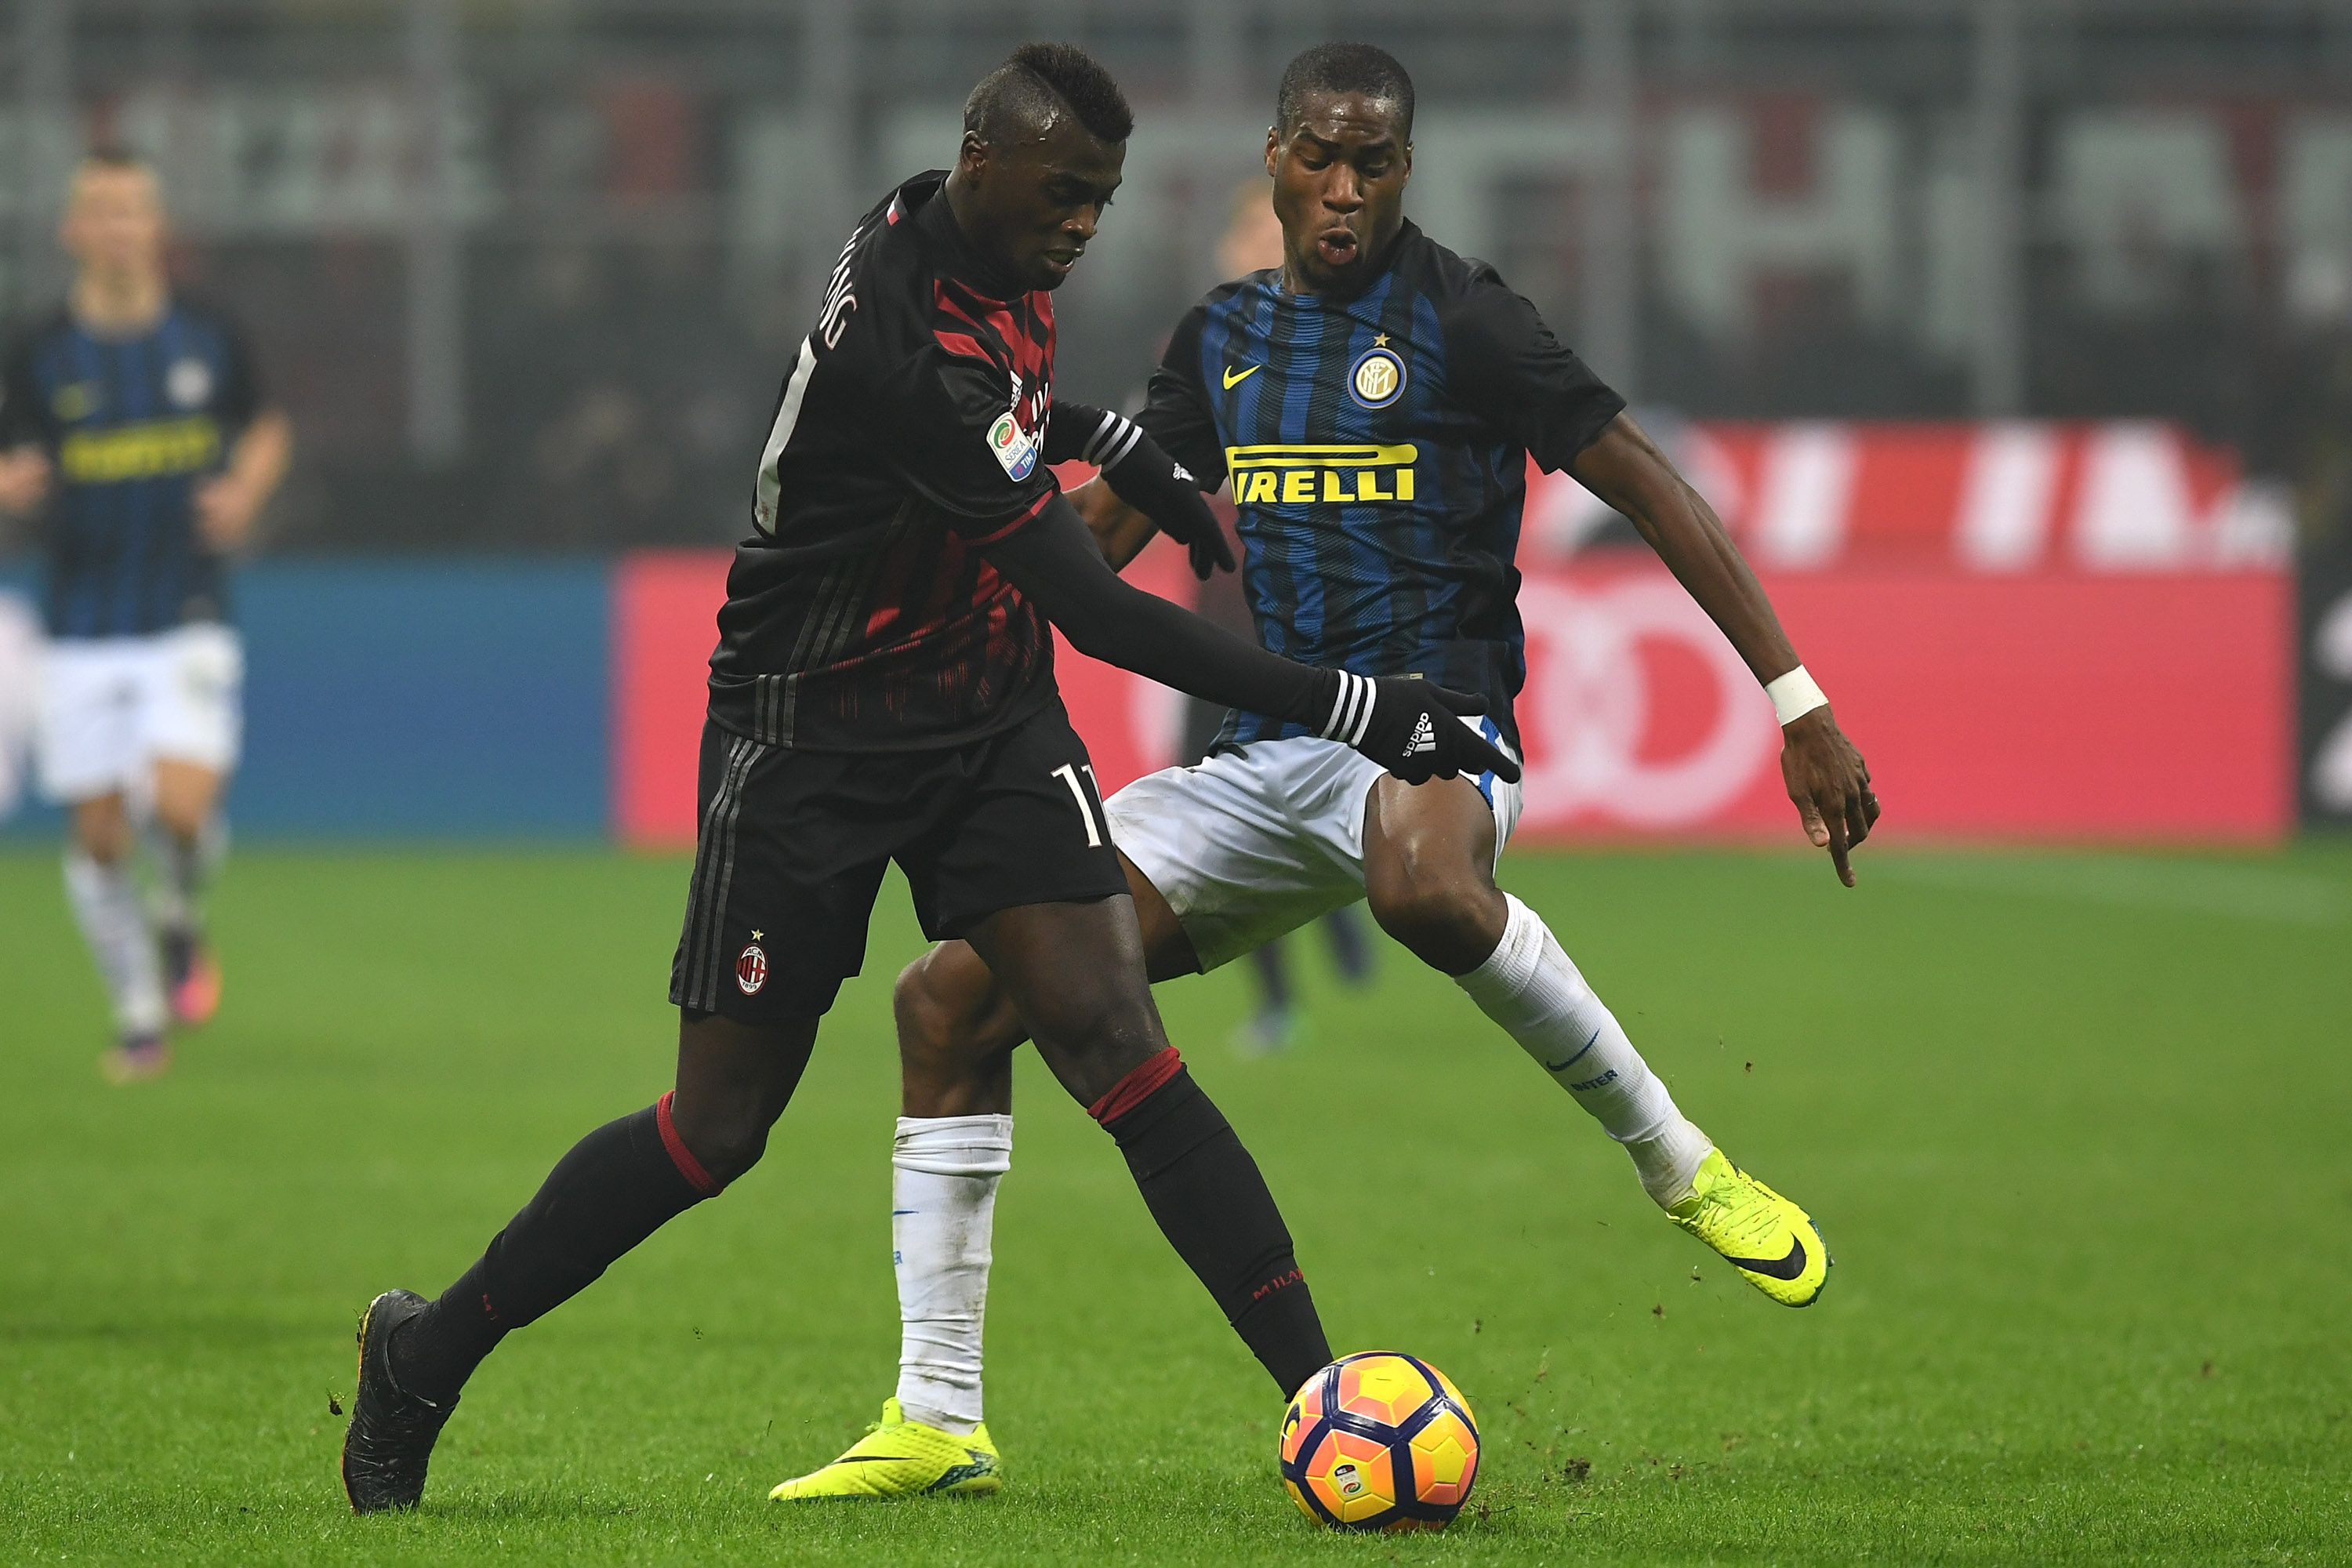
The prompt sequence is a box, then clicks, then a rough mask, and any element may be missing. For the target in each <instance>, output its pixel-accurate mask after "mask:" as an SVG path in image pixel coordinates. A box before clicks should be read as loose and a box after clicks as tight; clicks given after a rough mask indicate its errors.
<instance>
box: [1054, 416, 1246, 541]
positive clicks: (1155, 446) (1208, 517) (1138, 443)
mask: <svg viewBox="0 0 2352 1568" xmlns="http://www.w3.org/2000/svg"><path fill="white" fill-rule="evenodd" d="M1054 412H1055V414H1056V415H1057V416H1060V417H1059V418H1057V419H1055V422H1054V424H1053V425H1049V426H1046V428H1047V430H1048V431H1049V432H1050V431H1052V430H1053V429H1054V428H1055V426H1060V425H1063V424H1064V423H1065V422H1066V423H1067V426H1068V427H1069V428H1071V429H1072V430H1073V431H1074V432H1079V433H1083V435H1082V439H1081V441H1080V444H1079V445H1078V447H1077V448H1076V451H1075V452H1073V453H1072V454H1071V455H1072V456H1074V457H1076V458H1077V459H1078V460H1079V461H1081V462H1087V463H1092V464H1093V465H1094V466H1095V467H1096V468H1099V469H1101V470H1102V477H1103V482H1104V483H1105V484H1107V485H1108V486H1110V489H1111V493H1112V494H1113V495H1115V496H1117V497H1118V499H1119V500H1123V501H1125V502H1126V503H1127V504H1128V505H1129V506H1131V507H1133V508H1134V509H1135V510H1138V511H1139V512H1141V513H1142V514H1143V515H1144V516H1146V517H1148V518H1150V520H1151V521H1152V522H1153V524H1154V525H1155V526H1157V527H1158V528H1159V530H1160V532H1162V533H1164V534H1166V535H1167V536H1168V537H1169V538H1171V539H1172V540H1174V541H1175V542H1177V543H1179V544H1181V545H1182V546H1183V547H1184V548H1185V550H1186V551H1187V552H1189V553H1190V554H1191V555H1192V575H1193V576H1195V577H1198V578H1199V579H1201V581H1202V582H1203V583H1205V582H1207V581H1208V580H1209V574H1211V573H1212V572H1216V571H1221V570H1222V571H1225V572H1230V571H1232V570H1233V569H1234V552H1233V549H1232V547H1231V546H1229V545H1228V544H1226V542H1225V531H1224V528H1223V525H1222V524H1220V523H1219V522H1218V521H1217V514H1216V513H1215V512H1213V511H1211V510H1209V503H1208V502H1207V501H1206V500H1203V499H1202V495H1201V486H1200V481H1199V480H1198V479H1195V478H1194V477H1193V476H1192V472H1191V470H1189V469H1187V468H1185V467H1184V465H1183V464H1181V463H1180V462H1178V461H1177V460H1176V459H1175V458H1171V457H1170V456H1169V455H1168V454H1167V453H1166V452H1164V451H1162V450H1160V443H1159V442H1157V441H1154V440H1153V439H1152V438H1151V437H1149V436H1147V435H1145V434H1144V433H1143V428H1142V426H1139V425H1137V424H1136V423H1135V421H1134V420H1132V419H1127V418H1123V417H1121V416H1118V415H1117V414H1113V413H1111V412H1110V411H1109V410H1108V409H1102V408H1089V407H1087V405H1085V404H1083V403H1063V404H1057V405H1055V408H1054ZM1055 445H1056V447H1059V446H1060V445H1062V443H1059V442H1057V443H1055ZM1047 456H1048V458H1049V459H1050V460H1052V461H1055V462H1060V461H1063V460H1065V459H1063V458H1054V457H1053V456H1052V454H1051V453H1050V452H1049V453H1048V454H1047Z"/></svg>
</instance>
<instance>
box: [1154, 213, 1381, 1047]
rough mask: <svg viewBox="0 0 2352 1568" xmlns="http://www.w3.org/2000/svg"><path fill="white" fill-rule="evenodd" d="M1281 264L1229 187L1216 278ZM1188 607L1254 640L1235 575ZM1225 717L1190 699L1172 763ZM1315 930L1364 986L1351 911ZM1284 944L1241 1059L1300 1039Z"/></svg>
mask: <svg viewBox="0 0 2352 1568" xmlns="http://www.w3.org/2000/svg"><path fill="white" fill-rule="evenodd" d="M1281 265H1282V220H1281V219H1280V218H1278V217H1276V216H1275V213H1274V204H1273V203H1272V202H1270V201H1268V200H1267V199H1266V194H1265V181H1264V180H1244V181H1243V182H1242V183H1241V184H1239V185H1236V186H1235V187H1234V195H1233V205H1232V209H1231V211H1230V212H1229V214H1228V215H1227V217H1226V221H1225V232H1224V236H1223V237H1222V238H1221V239H1219V240H1218V241H1217V276H1218V277H1220V278H1244V277H1247V276H1248V275H1249V274H1251V273H1253V272H1263V271H1265V270H1266V269H1267V268H1272V267H1279V266H1281ZM1211 505H1212V506H1213V508H1214V509H1215V510H1216V513H1217V521H1218V523H1219V524H1220V525H1221V526H1222V527H1223V529H1224V530H1225V531H1226V532H1227V533H1228V534H1232V535H1234V542H1236V543H1238V542H1240V540H1239V535H1238V533H1237V532H1236V530H1235V518H1234V498H1233V489H1232V487H1231V486H1230V485H1229V486H1227V487H1226V488H1224V489H1220V490H1219V491H1218V492H1217V494H1216V498H1215V500H1213V501H1212V502H1211ZM1193 607H1194V608H1195V609H1196V610H1198V611H1199V612H1200V614H1201V615H1202V616H1204V617H1206V618H1207V619H1209V620H1212V621H1214V622H1216V623H1217V625H1219V626H1223V627H1224V628H1225V629H1226V630H1227V631H1230V632H1237V633H1239V634H1240V635H1242V636H1243V637H1256V636H1257V635H1258V631H1257V624H1256V622H1255V620H1254V619H1252V617H1251V616H1250V607H1249V596H1248V595H1246V594H1245V593H1244V592H1243V590H1242V577H1241V574H1240V573H1238V572H1217V573H1212V574H1210V575H1209V577H1208V578H1207V579H1206V580H1205V581H1204V582H1202V584H1201V592H1200V597H1199V598H1198V600H1197V601H1196V602H1195V604H1194V605H1193ZM1225 712H1226V710H1224V709H1223V708H1221V707H1219V706H1218V705H1217V704H1215V703H1213V702H1202V701H1201V700H1198V699H1197V698H1193V699H1187V700H1186V701H1185V703H1184V731H1183V733H1182V735H1181V736H1180V737H1179V738H1178V741H1177V746H1176V760H1177V761H1178V762H1179V763H1184V764H1187V765H1190V764H1192V763H1199V762H1201V761H1202V760H1203V759H1204V758H1206V757H1207V756H1208V755H1209V753H1210V752H1212V751H1213V750H1214V749H1215V747H1216V744H1217V735H1218V732H1219V731H1222V730H1223V728H1224V726H1225ZM1321 925H1322V928H1323V936H1324V940H1325V941H1326V942H1328V944H1329V946H1330V950H1331V963H1332V966H1333V967H1334V968H1336V969H1338V970H1339V977H1340V978H1341V979H1342V980H1344V981H1346V982H1347V983H1348V984H1349V985H1354V986H1361V985H1369V984H1371V979H1372V944H1371V942H1370V940H1369V939H1368V937H1367V934H1366V932H1365V931H1364V924H1363V920H1362V917H1361V916H1360V915H1359V914H1358V913H1357V912H1356V908H1355V906H1354V905H1353V904H1349V905H1346V906H1344V907H1342V908H1339V909H1336V910H1332V911H1331V912H1330V913H1329V914H1327V915H1325V916H1324V917H1323V919H1322V921H1321ZM1287 942H1288V939H1287V938H1286V937H1276V938H1275V939H1274V940H1273V941H1271V942H1266V943H1265V944H1264V945H1262V946H1260V947H1256V948H1254V949H1252V950H1251V952H1250V954H1249V967H1250V973H1253V974H1255V976H1256V977H1257V985H1258V996H1257V1005H1256V1006H1255V1008H1254V1009H1253V1010H1252V1011H1251V1014H1250V1016H1249V1017H1248V1018H1247V1019H1246V1020H1245V1021H1244V1023H1243V1024H1242V1026H1240V1027H1239V1028H1237V1029H1235V1030H1234V1036H1233V1041H1234V1049H1235V1050H1237V1051H1239V1052H1240V1053H1241V1054H1242V1055H1244V1056H1245V1057H1262V1056H1268V1055H1271V1054H1272V1053H1274V1052H1276V1051H1280V1050H1286V1049H1288V1048H1289V1047H1292V1046H1294V1045H1297V1043H1298V1042H1299V1040H1300V1039H1301V1038H1302V1037H1303V1035H1304V1032H1305V1028H1306V1021H1305V1020H1304V1019H1303V1018H1301V1017H1300V1016H1299V1014H1298V1006H1297V991H1296V990H1295V989H1294V988H1293V987H1292V985H1291V983H1290V963H1289V959H1288V954H1287V951H1286V948H1287Z"/></svg>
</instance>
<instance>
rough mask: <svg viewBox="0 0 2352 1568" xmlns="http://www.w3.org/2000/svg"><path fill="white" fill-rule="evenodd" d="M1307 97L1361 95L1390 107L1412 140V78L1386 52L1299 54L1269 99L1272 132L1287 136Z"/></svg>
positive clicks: (1331, 49) (1358, 49) (1319, 49)
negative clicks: (1276, 130) (1275, 131)
mask: <svg viewBox="0 0 2352 1568" xmlns="http://www.w3.org/2000/svg"><path fill="white" fill-rule="evenodd" d="M1310 92H1360V93H1362V94H1363V95H1364V96H1365V97H1366V98H1370V99H1373V100H1378V101H1380V102H1382V103H1393V104H1395V105H1396V106H1397V108H1398V110H1400V112H1401V114H1402V119H1403V121H1404V123H1403V126H1402V131H1403V132H1404V136H1405V140H1407V141H1408V142H1409V141H1411V140H1412V77H1410V76H1408V75H1407V74H1406V73H1405V68H1404V67H1402V65H1399V64H1398V63H1397V58H1396V57H1395V56H1394V55H1392V54H1391V53H1389V52H1388V51H1387V50H1386V49H1383V48H1377V47H1373V46H1372V45H1370V44H1317V45H1316V46H1315V47H1312V48H1308V49H1301V50H1300V51H1299V52H1298V53H1297V55H1296V56H1295V57H1293V58H1292V59H1291V62H1290V63H1289V64H1288V65H1286V66H1285V67H1284V68H1282V86H1281V87H1280V88H1279V89H1276V93H1275V98H1274V123H1275V125H1276V128H1277V129H1279V130H1281V131H1284V132H1287V131H1288V130H1289V129H1290V128H1291V127H1292V126H1293V125H1296V124H1297V123H1298V116H1299V115H1300V113H1301V112H1303V111H1304V110H1305V109H1306V107H1307V94H1308V93H1310Z"/></svg>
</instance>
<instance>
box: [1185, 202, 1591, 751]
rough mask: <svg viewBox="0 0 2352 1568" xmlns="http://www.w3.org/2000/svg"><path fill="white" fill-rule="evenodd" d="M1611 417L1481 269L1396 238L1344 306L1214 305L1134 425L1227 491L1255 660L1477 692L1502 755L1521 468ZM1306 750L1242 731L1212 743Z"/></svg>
mask: <svg viewBox="0 0 2352 1568" xmlns="http://www.w3.org/2000/svg"><path fill="white" fill-rule="evenodd" d="M1624 406H1625V401H1624V399H1623V398H1622V397H1619V396H1618V395H1616V394H1615V393H1614V392H1612V391H1611V390H1610V389H1609V387H1608V386H1607V385H1605V384H1602V382H1601V380H1600V378H1599V377H1597V376H1595V375H1594V374H1592V372H1591V370H1590V369H1589V368H1587V367H1586V365H1585V364H1584V363H1583V362H1582V361H1581V360H1580V359H1578V358H1577V357H1576V355H1575V354H1574V353H1570V351H1569V350H1568V349H1566V348H1565V347H1563V346H1561V344H1560V342H1559V340H1558V339H1557V338H1555V337H1553V336H1552V334H1551V331H1550V330H1549V328H1547V327H1546V326H1545V325H1544V323H1543V321H1542V319H1541V318H1540V317H1538V315H1537V313H1536V310H1535V307H1534V306H1532V305H1530V304H1529V303H1528V301H1527V300H1524V299H1522V298H1521V297H1520V296H1518V295H1517V294H1514V293H1513V292H1511V290H1510V289H1508V288H1507V287H1505V285H1504V283H1503V280H1502V279H1500V278H1498V277H1497V276H1496V273H1495V269H1494V268H1491V267H1489V266H1487V265H1486V263H1485V262H1483V261H1472V260H1467V259H1465V258H1462V257H1459V256H1456V255H1454V252H1452V251H1450V250H1448V249H1446V248H1445V247H1443V246H1441V245H1438V244H1436V243H1434V242H1433V241H1432V240H1431V239H1430V238H1429V237H1427V236H1426V235H1423V233H1422V232H1421V230H1420V229H1419V228H1417V227H1415V226H1413V225H1412V224H1411V223H1407V224H1406V225H1405V226H1404V228H1403V230H1402V233H1401V234H1400V235H1399V236H1398V237H1397V240H1396V243H1395V246H1394V247H1393V249H1392V250H1391V257H1390V260H1389V264H1388V266H1387V268H1386V269H1385V270H1383V271H1382V272H1381V274H1380V276H1379V277H1378V278H1377V279H1375V280H1374V281H1373V283H1372V285H1371V286H1370V288H1369V289H1365V290H1364V291H1363V292H1362V293H1360V294H1359V295H1357V296H1356V297H1355V298H1353V299H1349V300H1337V299H1323V298H1320V297H1318V296H1315V295H1307V294H1293V293H1290V292H1288V291H1286V289H1284V288H1283V286H1282V274H1281V272H1280V270H1279V269H1275V270H1269V271H1265V272H1255V273H1252V274H1251V275H1250V276H1248V277H1246V278H1243V279H1237V280H1235V281H1234V282H1231V283H1225V284H1222V285H1220V286H1219V287H1218V288H1216V289H1213V290H1211V291H1210V293H1209V295H1208V297H1207V298H1206V299H1204V300H1202V301H1201V303H1199V304H1198V305H1195V306H1194V307H1193V308H1192V310H1191V311H1190V312H1188V313H1187V314H1186V316H1185V317H1184V320H1183V321H1182V322H1181V324H1180V325H1179V326H1178V327H1177V329H1176V333H1175V336H1174V337H1173V338H1172V339H1171V340H1170V342H1169V346H1168V353H1167V354H1166V356H1165V357H1164V358H1163V359H1162V360H1161V362H1160V368H1159V370H1158V371H1156V372H1155V373H1153V375H1152V378H1151V391H1150V402H1149V405H1148V406H1147V407H1146V408H1145V410H1144V412H1143V414H1142V415H1141V416H1139V423H1141V424H1142V425H1143V426H1144V427H1145V428H1146V429H1147V430H1149V431H1150V433H1151V435H1152V437H1154V438H1155V439H1156V440H1158V441H1159V442H1160V445H1161V446H1162V447H1166V448H1167V449H1168V450H1169V452H1170V453H1171V454H1172V455H1173V456H1174V457H1175V458H1176V459H1177V460H1178V461H1179V462H1181V463H1182V464H1184V465H1185V466H1186V467H1187V468H1191V469H1192V471H1193V472H1194V473H1195V474H1197V475H1199V476H1201V479H1202V483H1203V484H1213V483H1215V482H1216V480H1217V479H1219V478H1221V477H1223V478H1229V479H1231V480H1232V482H1233V494H1234V505H1235V508H1236V510H1237V511H1238V514H1239V526H1240V531H1241V538H1242V543H1243V563H1242V573H1243V577H1244V588H1245V590H1246V592H1247V594H1248V597H1249V605H1250V613H1251V616H1252V618H1253V620H1255V623H1256V626H1257V634H1258V639H1259V641H1261V642H1262V643H1264V644H1265V647H1268V648H1269V649H1271V650H1272V651H1274V652H1276V653H1279V654H1285V655H1287V656H1288V657H1289V658H1295V659H1297V660H1299V661H1300V662H1301V663H1305V664H1313V665H1319V666H1324V667H1327V668H1340V669H1347V670H1351V671H1353V672H1354V673H1356V674H1359V675H1372V676H1378V675H1412V674H1419V675H1423V676H1427V677H1428V678H1429V679H1433V680H1437V681H1442V682H1443V683H1444V684H1445V685H1448V686H1452V687H1455V688H1458V689H1462V690H1465V691H1475V692H1478V693H1480V694H1481V695H1483V696H1484V697H1485V698H1486V700H1487V702H1488V704H1489V706H1490V709H1491V711H1492V713H1493V715H1494V718H1495V721H1496V724H1497V725H1499V726H1500V727H1501V729H1502V731H1503V733H1504V736H1505V737H1506V738H1507V740H1509V741H1510V742H1511V743H1512V745H1513V746H1514V747H1516V746H1517V744H1518V728H1517V723H1516V722H1515V721H1514V720H1513V717H1512V713H1511V699H1512V698H1513V697H1515V696H1517V693H1518V690H1519V688H1520V686H1521V685H1522V684H1524V683H1525V680H1526V678H1527V659H1526V649H1525V642H1526V638H1525V634H1524V632H1523V631H1522V629H1521V626H1520V624H1519V612H1518V605H1517V598H1518V589H1519V574H1518V569H1517V567H1516V566H1515V565H1514V564H1513V563H1512V562H1513V557H1514V555H1515V554H1516V553H1517V548H1518V539H1519V515H1520V511H1521V509H1522V507H1523V506H1524V504H1525V502H1526V500H1527V460H1528V457H1529V456H1530V455H1532V456H1533V457H1534V458H1536V460H1537V461H1538V463H1540V464H1542V465H1543V466H1544V468H1546V469H1556V468H1562V467H1565V466H1566V465H1567V463H1568V462H1569V460H1570V458H1574V457H1575V456H1576V454H1577V453H1579V452H1580V451H1582V450H1583V449H1584V448H1585V447H1587V446H1588V445H1590V444H1591V442H1592V440H1593V439H1594V437H1598V436H1599V435H1600V434H1601V430H1602V429H1603V428H1604V427H1605V426H1607V425H1608V424H1609V422H1610V421H1611V420H1612V419H1613V418H1615V417H1616V416H1617V415H1618V414H1619V413H1620V412H1621V411H1622V409H1623V408H1624ZM1303 733H1305V731H1304V730H1302V729H1301V727H1300V726H1298V725H1297V724H1295V723H1294V724H1285V723H1283V722H1282V721H1280V720H1278V719H1276V718H1273V717H1271V716H1269V715H1266V714H1263V713H1246V712H1244V713H1235V714H1234V715H1233V716H1232V717H1230V718H1229V719H1227V720H1226V721H1225V728H1224V731H1223V734H1222V735H1221V736H1220V737H1219V742H1220V743H1221V744H1223V743H1228V742H1240V743H1244V744H1246V743H1247V742H1252V741H1259V740H1266V739H1270V738H1273V737H1275V736H1280V735H1297V734H1303Z"/></svg>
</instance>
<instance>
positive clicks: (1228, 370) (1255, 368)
mask: <svg viewBox="0 0 2352 1568" xmlns="http://www.w3.org/2000/svg"><path fill="white" fill-rule="evenodd" d="M1264 369H1265V366H1264V365H1262V364H1254V365H1252V366H1250V367H1249V368H1248V369H1247V370H1245V371H1244V372H1242V373H1241V374H1239V375H1235V374H1234V369H1233V366H1231V365H1227V366H1226V367H1225V390H1226V391H1227V392H1231V391H1232V390H1233V389H1234V387H1236V386H1239V385H1240V384H1242V383H1243V382H1245V381H1247V380H1248V379H1249V378H1250V377H1252V376H1254V375H1255V374H1257V373H1258V372H1259V371H1262V370H1264Z"/></svg>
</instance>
